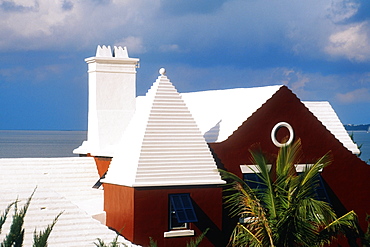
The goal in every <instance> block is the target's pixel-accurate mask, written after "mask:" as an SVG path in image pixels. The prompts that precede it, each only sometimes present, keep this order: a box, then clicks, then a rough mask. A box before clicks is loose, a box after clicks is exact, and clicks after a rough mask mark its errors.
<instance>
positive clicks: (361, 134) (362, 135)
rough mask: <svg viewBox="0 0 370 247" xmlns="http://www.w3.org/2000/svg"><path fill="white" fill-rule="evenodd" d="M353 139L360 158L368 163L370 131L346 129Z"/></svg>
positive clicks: (369, 158)
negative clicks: (359, 151)
mask: <svg viewBox="0 0 370 247" xmlns="http://www.w3.org/2000/svg"><path fill="white" fill-rule="evenodd" d="M348 133H349V134H350V135H352V137H353V140H354V141H355V142H356V144H357V145H358V146H359V147H360V150H361V155H360V159H362V160H363V161H365V162H367V163H368V164H370V132H368V131H348Z"/></svg>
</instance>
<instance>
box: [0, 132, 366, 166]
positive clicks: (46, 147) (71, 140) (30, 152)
mask: <svg viewBox="0 0 370 247" xmlns="http://www.w3.org/2000/svg"><path fill="white" fill-rule="evenodd" d="M86 134H87V132H86V131H29V130H0V158H34V157H35V158H48V157H72V156H77V155H76V154H73V150H74V149H75V148H77V147H79V146H80V145H81V143H82V142H83V141H84V140H86ZM349 134H352V135H353V139H354V141H355V142H356V143H357V144H358V145H362V147H361V151H362V153H361V156H360V158H361V159H362V160H364V161H366V162H369V160H370V133H369V132H366V131H349ZM369 163H370V162H369Z"/></svg>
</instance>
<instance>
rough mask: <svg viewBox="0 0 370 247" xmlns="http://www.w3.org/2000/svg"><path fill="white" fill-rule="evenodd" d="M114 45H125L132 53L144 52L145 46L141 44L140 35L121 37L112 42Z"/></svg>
mask: <svg viewBox="0 0 370 247" xmlns="http://www.w3.org/2000/svg"><path fill="white" fill-rule="evenodd" d="M114 45H115V46H122V47H125V46H126V47H127V49H128V51H129V52H133V53H139V54H140V53H145V52H146V48H145V46H144V44H143V39H142V38H141V37H133V36H129V37H127V38H123V39H122V40H121V41H118V42H116V43H115V44H114Z"/></svg>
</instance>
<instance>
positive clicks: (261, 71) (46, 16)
mask: <svg viewBox="0 0 370 247" xmlns="http://www.w3.org/2000/svg"><path fill="white" fill-rule="evenodd" d="M0 16H1V18H0V33H1V35H0V107H1V111H0V119H1V121H0V129H40V130H84V129H86V128H87V73H86V71H87V65H86V63H85V62H84V59H85V58H87V57H91V56H94V55H95V50H96V47H97V45H111V46H113V45H122V46H127V47H128V50H129V55H130V57H137V58H140V68H139V69H138V75H137V93H138V95H144V94H145V93H146V91H147V90H148V89H149V87H150V86H151V84H152V83H153V82H154V81H155V79H156V77H157V76H158V69H159V68H161V67H165V68H166V70H167V76H168V77H169V78H170V79H171V81H172V82H173V83H174V85H175V86H176V88H177V89H178V91H180V92H191V91H199V90H208V89H224V88H235V87H252V86H265V85H276V84H285V85H287V86H288V87H289V88H290V89H291V90H293V92H294V93H296V94H297V96H298V97H299V98H300V99H302V100H315V101H317V100H325V101H329V102H330V103H331V104H332V106H333V108H334V109H335V110H336V112H337V114H338V115H339V118H340V119H341V120H342V122H343V123H345V124H346V123H354V124H361V123H370V1H365V0H364V1H352V0H345V1H341V0H330V1H329V0H312V1H295V0H280V1H276V0H224V1H221V0H203V1H196V0H150V1H148V0H125V1H123V0H79V1H72V0H55V1H49V0H0Z"/></svg>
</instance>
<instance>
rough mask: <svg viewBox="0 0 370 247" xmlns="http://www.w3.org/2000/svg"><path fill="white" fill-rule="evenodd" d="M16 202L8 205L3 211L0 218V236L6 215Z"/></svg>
mask: <svg viewBox="0 0 370 247" xmlns="http://www.w3.org/2000/svg"><path fill="white" fill-rule="evenodd" d="M15 203H16V202H12V203H10V204H9V205H8V206H7V207H6V209H5V210H4V212H3V214H2V215H1V216H0V234H1V229H2V228H3V225H4V223H5V221H6V219H7V217H8V213H9V211H10V208H11V207H12V206H13V205H14V204H15Z"/></svg>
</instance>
